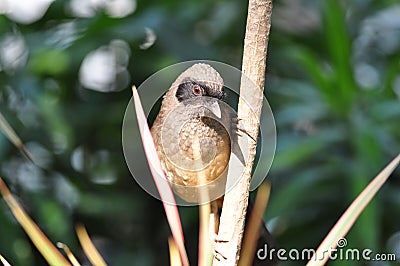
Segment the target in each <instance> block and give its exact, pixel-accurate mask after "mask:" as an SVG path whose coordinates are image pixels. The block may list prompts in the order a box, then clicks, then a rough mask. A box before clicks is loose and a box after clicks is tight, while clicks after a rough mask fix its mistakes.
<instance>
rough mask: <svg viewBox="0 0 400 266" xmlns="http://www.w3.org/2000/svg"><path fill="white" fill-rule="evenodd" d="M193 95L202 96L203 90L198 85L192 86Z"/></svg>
mask: <svg viewBox="0 0 400 266" xmlns="http://www.w3.org/2000/svg"><path fill="white" fill-rule="evenodd" d="M193 93H194V95H197V96H198V95H203V88H202V87H200V86H199V85H197V84H195V85H193Z"/></svg>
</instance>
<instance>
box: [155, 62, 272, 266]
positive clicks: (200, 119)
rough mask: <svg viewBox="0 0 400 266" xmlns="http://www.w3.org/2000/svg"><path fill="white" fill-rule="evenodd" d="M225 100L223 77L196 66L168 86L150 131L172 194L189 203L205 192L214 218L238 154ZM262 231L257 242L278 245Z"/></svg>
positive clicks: (234, 126) (234, 128) (235, 130)
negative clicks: (229, 172)
mask: <svg viewBox="0 0 400 266" xmlns="http://www.w3.org/2000/svg"><path fill="white" fill-rule="evenodd" d="M226 95H227V94H226V92H225V88H224V81H223V79H222V77H221V75H220V74H219V73H218V72H217V71H216V70H215V69H214V68H213V67H212V66H210V65H208V64H205V63H196V64H194V65H192V66H190V67H189V68H187V69H186V70H184V71H183V72H182V73H181V74H180V75H179V76H178V77H177V78H176V80H175V81H174V82H173V83H172V85H171V86H170V88H169V89H168V91H167V92H166V93H165V95H164V96H163V99H162V103H161V107H160V110H159V112H158V114H157V116H156V118H155V120H154V122H153V125H152V127H151V133H152V136H153V140H154V144H155V147H156V150H157V153H158V156H159V158H160V161H161V166H162V168H163V170H164V172H165V175H166V177H167V179H168V180H169V182H170V184H171V187H172V189H173V190H174V192H175V193H176V194H177V195H178V196H179V197H180V198H182V199H183V200H185V201H187V202H190V203H196V202H197V203H203V202H202V199H201V198H199V197H201V193H199V188H203V187H206V189H207V191H206V192H207V193H208V197H209V198H210V199H211V200H212V201H211V210H212V212H214V213H216V214H220V212H221V208H222V203H223V194H224V191H225V183H226V177H227V170H228V166H229V159H230V156H231V153H232V152H235V150H237V149H235V147H237V146H235V144H236V139H237V134H239V129H240V128H238V125H237V121H238V120H237V117H235V114H234V113H233V112H232V110H230V109H229V108H227V107H226V103H225V99H226ZM243 131H244V130H242V132H243ZM244 132H245V131H244ZM239 157H240V156H239ZM216 228H217V226H216ZM260 232H261V233H260V239H259V241H258V242H260V243H262V242H263V241H264V243H265V242H268V244H271V243H273V244H272V245H271V246H276V245H275V242H274V240H273V238H272V236H271V235H270V233H269V232H268V230H267V229H266V227H265V225H264V224H263V225H262V230H261V231H260ZM216 233H217V232H216ZM255 261H256V260H255ZM257 265H258V264H257ZM260 265H263V264H260ZM265 265H273V264H265Z"/></svg>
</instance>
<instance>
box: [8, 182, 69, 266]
mask: <svg viewBox="0 0 400 266" xmlns="http://www.w3.org/2000/svg"><path fill="white" fill-rule="evenodd" d="M0 193H1V194H2V195H3V198H4V200H5V202H6V203H7V205H8V206H9V207H10V209H11V211H12V213H13V215H14V217H15V218H16V219H17V221H18V222H19V224H20V225H21V226H22V228H23V229H24V231H25V232H26V233H27V235H28V236H29V238H30V239H31V240H32V242H33V244H34V245H35V246H36V248H37V249H38V250H39V252H40V253H41V254H42V255H43V257H44V258H45V259H46V261H47V262H48V263H49V264H50V265H71V264H70V263H69V262H68V261H67V260H66V259H65V258H64V256H63V255H62V254H61V253H60V252H59V251H58V249H57V248H56V247H55V246H54V245H53V244H52V243H51V241H50V240H49V239H48V238H47V237H46V235H45V234H44V233H43V232H42V231H41V230H40V229H39V227H38V226H37V225H36V224H35V223H34V222H33V220H32V219H31V218H30V217H29V216H28V214H27V213H26V212H25V211H24V209H22V207H21V206H20V204H19V203H18V201H17V200H16V199H15V198H14V197H13V195H12V194H11V192H10V190H9V189H8V187H7V186H6V184H5V183H4V182H3V179H2V178H1V177H0Z"/></svg>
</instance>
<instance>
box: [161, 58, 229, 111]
mask: <svg viewBox="0 0 400 266" xmlns="http://www.w3.org/2000/svg"><path fill="white" fill-rule="evenodd" d="M225 96H226V93H225V91H224V82H223V79H222V78H221V76H220V74H219V73H218V72H217V71H216V70H215V69H214V68H212V67H211V66H210V65H207V64H202V63H199V64H195V65H193V66H191V67H190V68H188V69H187V70H185V71H184V72H183V73H182V74H180V75H179V77H178V78H177V79H176V80H175V82H174V83H173V84H172V86H171V88H170V90H169V92H168V93H167V94H166V96H165V100H167V101H166V102H167V104H168V106H169V107H170V108H175V107H176V106H178V105H179V104H181V103H183V104H185V105H188V106H191V107H200V106H204V107H206V108H207V109H209V110H210V111H211V112H212V113H213V114H214V115H216V116H217V117H220V116H221V110H220V107H219V104H218V101H219V100H224V99H225Z"/></svg>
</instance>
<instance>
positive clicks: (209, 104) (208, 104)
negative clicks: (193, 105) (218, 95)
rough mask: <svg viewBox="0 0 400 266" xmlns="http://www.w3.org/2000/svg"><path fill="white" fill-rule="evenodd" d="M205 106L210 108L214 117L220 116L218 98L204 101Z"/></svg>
mask: <svg viewBox="0 0 400 266" xmlns="http://www.w3.org/2000/svg"><path fill="white" fill-rule="evenodd" d="M205 107H206V108H207V109H208V110H210V111H211V112H212V113H213V114H214V115H215V116H216V117H218V118H221V108H220V106H219V103H218V100H214V99H212V100H210V101H207V102H206V103H205Z"/></svg>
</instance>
